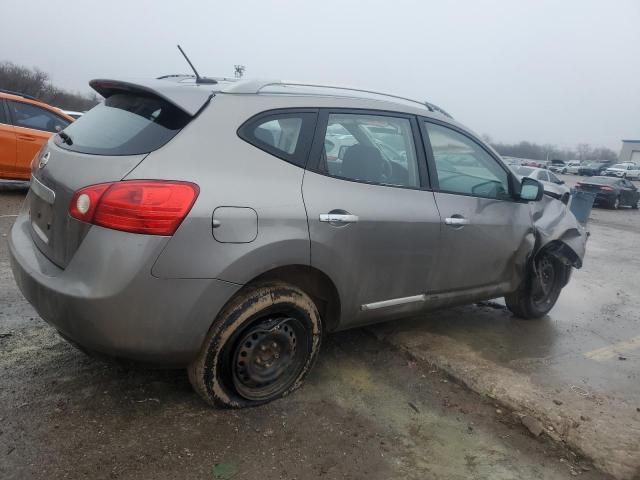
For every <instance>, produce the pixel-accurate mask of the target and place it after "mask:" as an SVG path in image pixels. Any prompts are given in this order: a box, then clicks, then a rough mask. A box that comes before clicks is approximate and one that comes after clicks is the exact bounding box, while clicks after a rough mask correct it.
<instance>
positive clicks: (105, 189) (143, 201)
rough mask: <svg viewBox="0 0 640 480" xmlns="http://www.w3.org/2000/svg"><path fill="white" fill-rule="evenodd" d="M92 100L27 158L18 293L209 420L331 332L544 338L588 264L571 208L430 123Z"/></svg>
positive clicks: (469, 138)
mask: <svg viewBox="0 0 640 480" xmlns="http://www.w3.org/2000/svg"><path fill="white" fill-rule="evenodd" d="M174 80H175V79H174ZM91 86H92V87H93V88H94V89H95V90H96V91H97V92H98V93H99V94H101V95H102V96H104V97H105V101H104V102H103V103H102V104H100V105H98V106H97V107H95V108H94V109H93V110H91V111H90V112H88V113H87V114H86V115H84V116H83V117H82V118H81V119H79V120H78V121H76V122H75V123H73V124H71V125H69V126H68V127H67V128H66V129H65V130H64V131H63V132H61V133H60V134H58V135H55V136H54V137H53V138H52V139H51V140H50V141H49V143H48V144H47V145H46V146H45V147H44V149H43V150H42V151H41V152H40V153H39V154H38V156H37V157H36V158H35V159H34V162H33V170H32V180H31V190H30V192H29V194H28V197H27V200H26V202H25V206H24V208H23V210H22V212H21V214H20V216H19V217H18V219H17V221H16V223H15V225H14V226H13V229H12V231H11V234H10V252H11V262H12V269H13V273H14V276H15V279H16V281H17V283H18V285H19V287H20V289H21V290H22V292H23V294H24V296H25V297H26V298H27V299H28V300H29V301H30V302H31V303H32V304H33V305H34V307H35V308H36V309H37V311H38V313H39V314H40V315H41V316H42V318H43V319H44V320H46V321H47V322H48V323H50V324H51V325H52V326H53V327H54V328H56V329H57V330H58V331H59V332H60V334H61V335H62V336H63V337H64V338H66V339H68V340H69V341H70V342H71V343H73V344H75V345H77V346H79V347H80V348H81V349H83V350H85V351H88V352H98V353H102V354H107V355H112V356H117V357H124V358H129V359H135V360H140V361H144V362H150V363H155V364H163V365H169V366H177V367H187V368H188V372H189V378H190V380H191V382H192V384H193V386H194V388H195V390H196V391H197V392H198V393H199V394H200V395H201V396H202V397H203V398H204V399H205V400H206V401H207V402H209V403H210V404H212V405H219V406H231V407H243V406H252V405H258V404H261V403H264V402H268V401H270V400H273V399H275V398H278V397H281V396H283V395H286V394H288V393H289V392H291V391H292V390H294V389H295V388H297V387H298V386H299V385H300V384H301V382H302V380H303V378H304V377H305V375H306V374H307V372H308V371H309V369H310V368H311V366H312V365H313V363H314V360H315V359H316V356H317V355H318V350H319V348H320V344H321V340H322V337H323V335H325V334H326V333H327V332H331V331H335V330H341V329H346V328H350V327H355V326H359V325H366V324H370V323H373V322H379V321H388V320H393V319H397V318H400V317H404V316H407V315H415V314H417V313H421V312H428V311H431V310H434V309H437V308H441V307H448V306H452V305H457V304H464V303H470V302H476V301H479V300H485V299H490V298H495V297H501V296H504V297H505V298H506V303H507V306H508V307H509V309H510V310H511V311H512V312H513V313H514V314H515V315H517V316H519V317H521V318H526V319H533V318H540V317H542V316H544V315H545V314H546V313H547V312H549V310H550V309H551V308H552V307H553V305H554V304H555V302H556V300H557V299H558V296H559V295H560V291H561V289H562V288H563V287H564V286H565V285H566V283H567V282H568V280H569V276H570V272H571V269H572V267H575V268H580V266H581V263H582V258H583V255H584V250H585V240H586V235H585V232H584V229H583V228H582V227H581V226H580V225H579V224H578V223H577V222H576V220H575V217H574V216H573V215H572V214H571V213H570V212H569V211H568V210H567V208H566V206H565V205H563V204H562V203H561V202H559V201H558V200H555V199H552V198H549V197H546V196H543V189H542V186H541V185H540V184H539V183H538V182H537V181H536V180H533V179H530V178H524V179H522V181H520V180H518V179H517V178H516V177H515V176H514V175H513V174H512V173H511V172H510V170H509V169H508V168H507V167H506V166H505V165H504V164H503V162H502V161H501V159H500V157H499V156H498V155H497V154H496V152H494V151H493V150H492V149H491V148H490V147H489V146H488V145H486V144H485V143H483V142H482V141H481V140H479V139H478V137H477V136H476V135H474V134H473V133H471V132H470V131H469V130H468V129H466V128H465V127H463V126H462V125H460V124H458V123H457V122H455V121H454V120H453V119H452V118H451V117H450V116H449V115H448V114H447V113H446V112H444V111H443V110H441V109H439V108H438V107H436V106H434V105H432V104H428V103H424V102H418V101H413V100H409V99H405V98H401V97H396V96H392V95H385V94H380V93H375V92H369V91H362V90H355V89H346V88H338V87H327V86H318V85H304V84H291V83H283V82H258V81H239V82H230V81H223V80H220V81H218V82H217V83H215V82H213V81H209V82H208V83H207V84H198V83H197V82H189V81H182V79H181V80H180V81H171V79H162V80H161V79H158V80H152V81H148V82H127V81H118V80H94V81H92V82H91ZM425 321H428V315H426V316H425Z"/></svg>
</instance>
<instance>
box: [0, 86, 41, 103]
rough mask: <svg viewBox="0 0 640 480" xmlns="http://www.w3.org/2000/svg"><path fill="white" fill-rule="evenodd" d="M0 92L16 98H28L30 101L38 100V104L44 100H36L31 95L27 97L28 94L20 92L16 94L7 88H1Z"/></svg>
mask: <svg viewBox="0 0 640 480" xmlns="http://www.w3.org/2000/svg"><path fill="white" fill-rule="evenodd" d="M0 92H2V93H8V94H10V95H15V96H17V97H23V98H28V99H29V100H36V101H38V102H41V101H42V100H40V99H38V98H36V97H33V96H31V95H27V94H26V93H20V92H16V91H13V90H7V89H6V88H0Z"/></svg>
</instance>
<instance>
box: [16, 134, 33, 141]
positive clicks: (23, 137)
mask: <svg viewBox="0 0 640 480" xmlns="http://www.w3.org/2000/svg"><path fill="white" fill-rule="evenodd" d="M17 137H18V140H24V141H25V142H35V141H36V140H37V139H38V138H37V137H32V136H31V135H18V136H17Z"/></svg>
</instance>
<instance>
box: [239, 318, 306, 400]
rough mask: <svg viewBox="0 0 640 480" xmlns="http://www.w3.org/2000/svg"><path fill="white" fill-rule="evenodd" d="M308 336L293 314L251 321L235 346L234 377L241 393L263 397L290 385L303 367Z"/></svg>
mask: <svg viewBox="0 0 640 480" xmlns="http://www.w3.org/2000/svg"><path fill="white" fill-rule="evenodd" d="M308 339H309V334H308V332H307V329H306V328H305V327H304V325H303V323H302V322H301V320H300V319H298V318H296V317H295V316H292V315H279V316H278V315H271V316H269V317H267V318H262V319H258V320H256V321H254V322H252V323H251V324H250V325H249V326H248V327H247V328H246V329H245V330H244V331H243V332H242V333H241V335H239V337H238V340H237V341H236V342H235V344H234V346H233V350H232V359H231V380H232V382H233V386H234V387H235V389H236V391H237V392H238V394H239V395H240V396H242V397H244V398H246V399H249V400H264V399H267V398H269V397H272V396H274V395H277V394H279V393H281V392H282V391H284V390H286V389H287V388H289V387H290V386H291V384H292V383H293V382H294V381H295V379H296V378H297V377H298V375H299V374H300V372H301V371H302V369H303V368H304V364H305V361H306V358H307V353H306V348H305V346H306V344H307V342H308Z"/></svg>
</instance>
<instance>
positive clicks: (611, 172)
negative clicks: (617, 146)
mask: <svg viewBox="0 0 640 480" xmlns="http://www.w3.org/2000/svg"><path fill="white" fill-rule="evenodd" d="M604 174H605V175H606V176H608V177H620V178H628V179H630V180H631V179H633V178H636V179H637V178H640V165H636V164H635V163H631V162H625V163H617V164H615V165H612V166H610V167H609V168H607V169H606V170H605V172H604Z"/></svg>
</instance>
